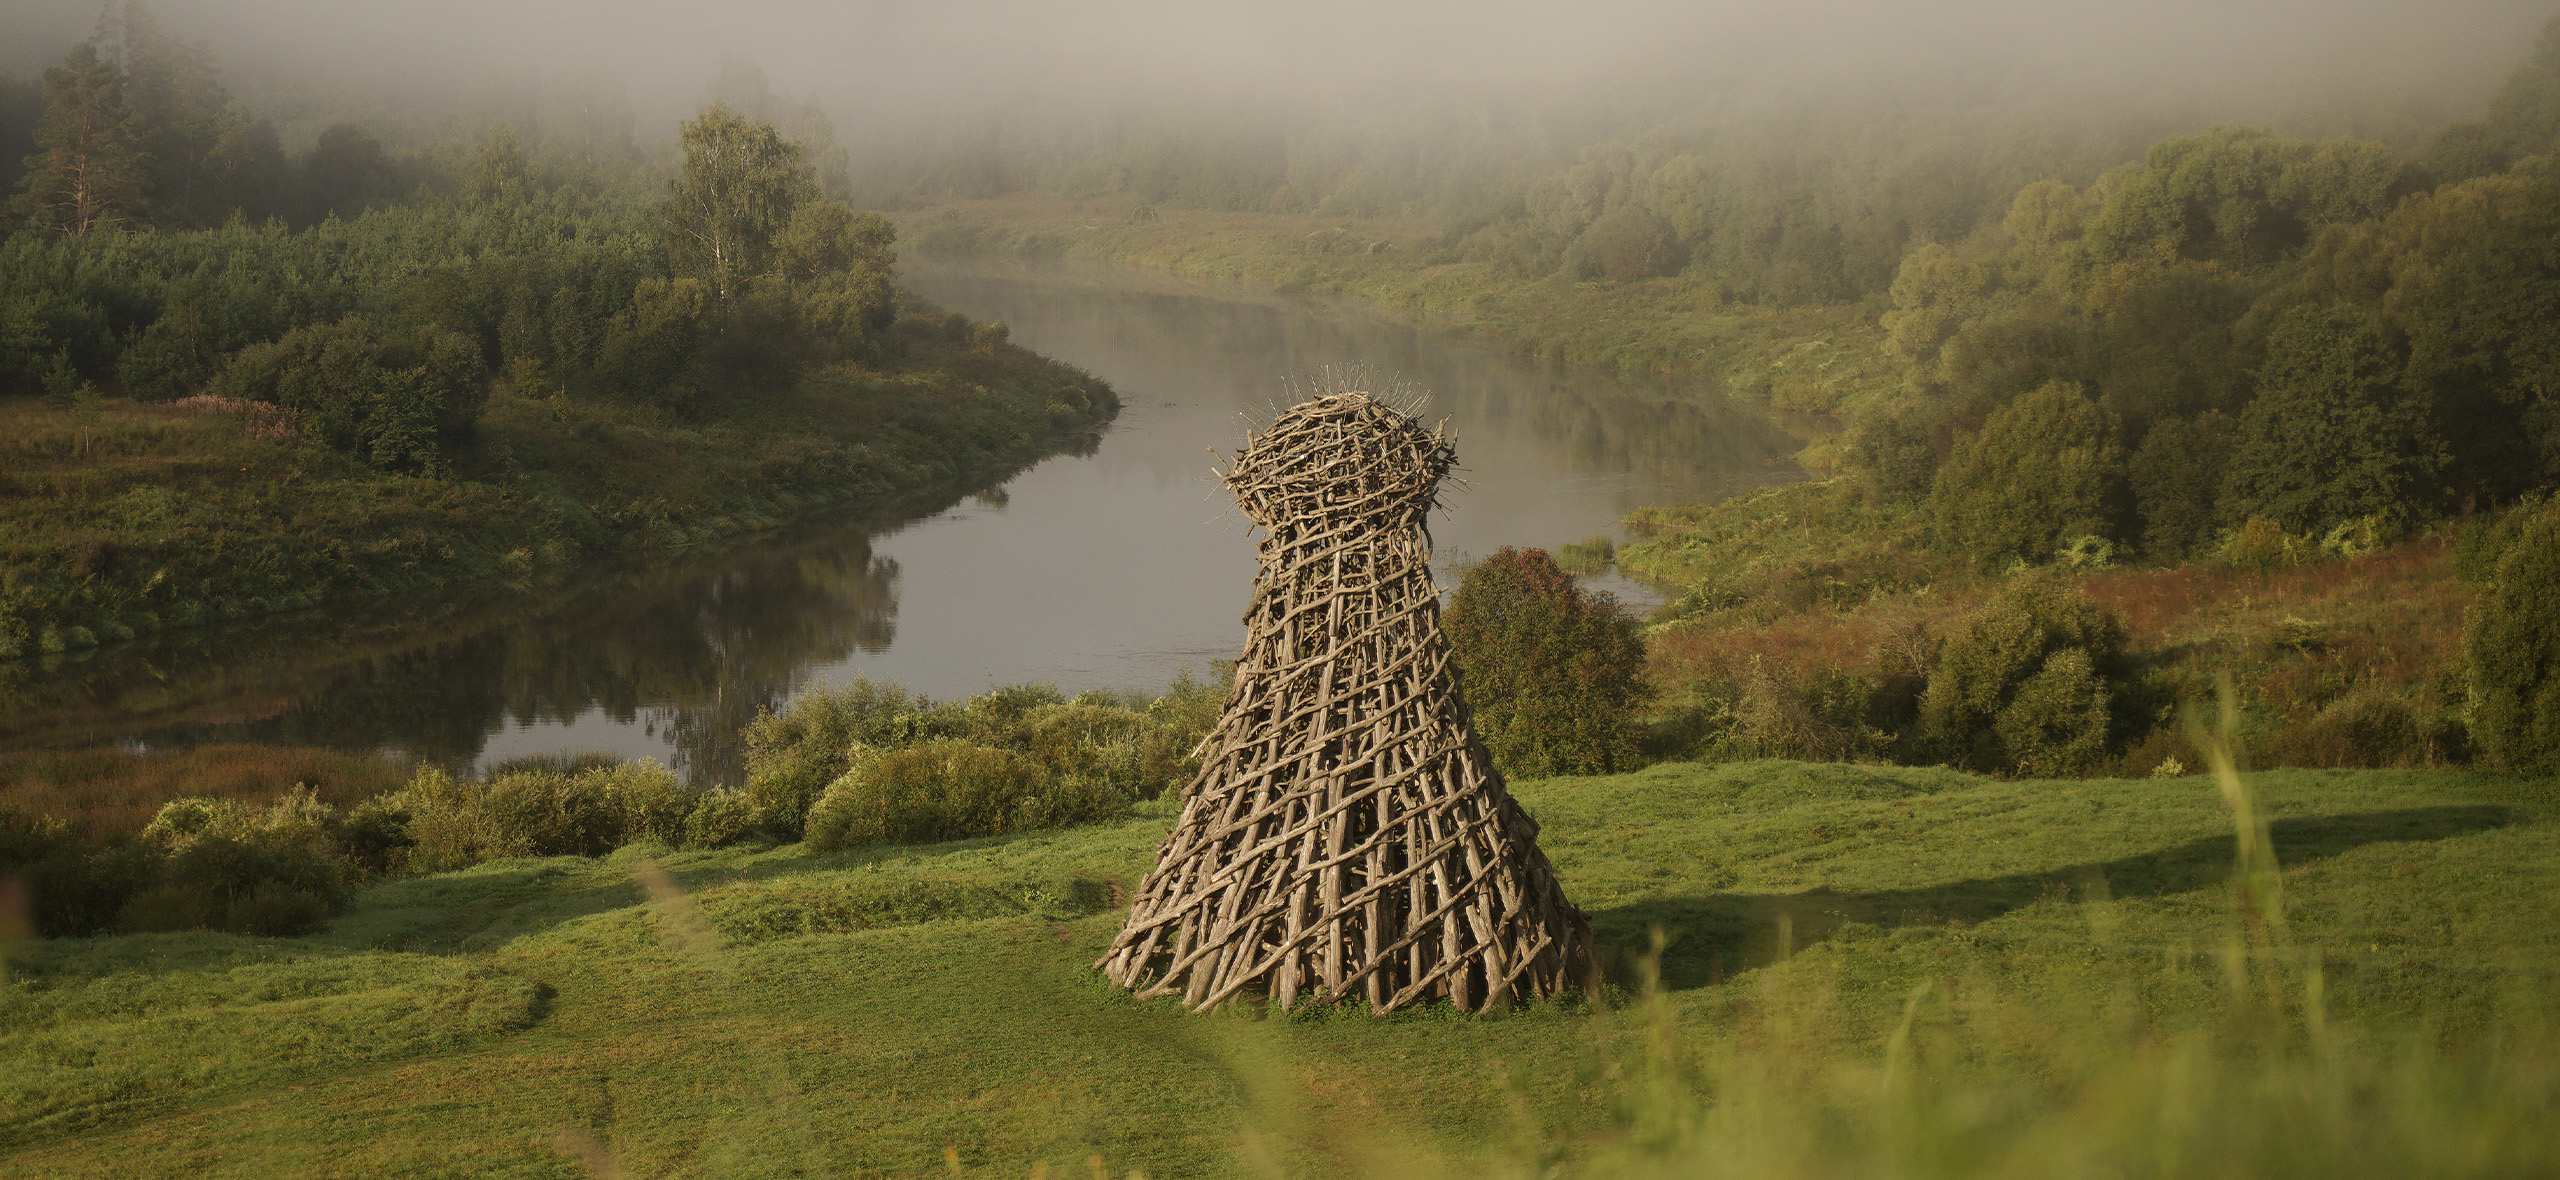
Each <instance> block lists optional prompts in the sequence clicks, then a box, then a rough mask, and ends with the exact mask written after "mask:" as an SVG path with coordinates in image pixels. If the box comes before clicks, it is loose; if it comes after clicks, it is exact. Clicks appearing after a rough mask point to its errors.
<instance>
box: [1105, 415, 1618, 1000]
mask: <svg viewBox="0 0 2560 1180" xmlns="http://www.w3.org/2000/svg"><path fill="white" fill-rule="evenodd" d="M1454 462H1455V455H1454V452H1452V450H1451V449H1450V447H1449V445H1448V444H1447V442H1446V441H1445V440H1443V439H1442V438H1441V437H1440V436H1439V435H1437V434H1436V433H1434V432H1431V431H1427V430H1425V429H1423V427H1422V426H1421V424H1420V423H1418V422H1415V421H1414V420H1413V419H1412V418H1411V417H1409V416H1407V415H1404V414H1401V413H1398V412H1396V411H1394V410H1392V409H1389V408H1387V407H1385V406H1383V405H1380V404H1378V403H1377V402H1375V401H1372V400H1371V399H1370V398H1368V397H1367V396H1366V395H1365V394H1346V395H1339V396H1330V397H1322V398H1318V399H1316V400H1314V401H1311V402H1307V403H1306V404H1304V405H1300V406H1297V407H1295V408H1293V409H1291V410H1289V411H1288V412H1286V413H1284V414H1282V415H1281V416H1280V418H1279V420H1278V421H1276V422H1274V423H1273V424H1272V427H1271V429H1270V430H1269V431H1267V432H1265V433H1264V434H1262V435H1261V436H1259V437H1257V438H1254V439H1251V440H1248V442H1247V445H1246V447H1245V450H1244V453H1243V454H1242V455H1240V456H1238V458H1237V461H1236V463H1235V466H1234V468H1233V469H1232V470H1231V471H1229V472H1227V473H1226V479H1227V484H1228V486H1229V487H1231V488H1233V489H1234V490H1235V492H1236V496H1237V499H1238V500H1239V502H1241V503H1242V505H1243V506H1244V509H1245V512H1246V513H1247V514H1248V515H1249V516H1251V517H1252V518H1253V519H1254V521H1255V523H1257V524H1260V525H1261V526H1263V528H1264V529H1265V530H1266V535H1265V537H1264V539H1263V541H1262V545H1261V553H1260V561H1261V568H1260V571H1259V572H1258V573H1257V574H1256V576H1255V580H1254V598H1253V605H1252V607H1251V608H1250V610H1249V611H1248V612H1247V614H1246V617H1245V647H1244V651H1243V654H1242V655H1241V657H1240V658H1239V660H1238V662H1237V666H1236V681H1235V687H1234V689H1233V690H1232V692H1231V693H1230V695H1229V696H1228V699H1227V705H1226V710H1225V712H1224V714H1223V715H1222V716H1221V717H1220V718H1219V722H1218V726H1217V728H1216V729H1215V730H1213V731H1212V732H1211V733H1210V735H1209V739H1208V741H1207V742H1206V743H1204V750H1205V752H1206V753H1205V757H1204V759H1203V762H1202V764H1201V771H1200V778H1199V780H1198V781H1197V783H1196V784H1195V785H1194V786H1193V788H1192V791H1191V793H1190V795H1189V797H1188V799H1187V801H1186V802H1185V804H1184V806H1183V810H1182V819H1181V821H1180V822H1179V823H1178V824H1177V825H1176V826H1175V827H1174V830H1173V833H1172V835H1171V836H1170V837H1168V838H1167V839H1166V841H1165V844H1164V847H1163V849H1162V851H1161V852H1160V853H1159V855H1158V858H1157V862H1156V868H1155V871H1154V872H1153V873H1150V874H1149V875H1148V876H1147V879H1146V881H1145V883H1144V884H1142V885H1141V886H1139V889H1138V893H1137V897H1136V899H1135V901H1134V902H1133V904H1132V905H1131V907H1130V911H1129V922H1128V925H1127V926H1126V927H1124V928H1123V929H1122V930H1121V932H1120V936H1119V938H1118V939H1117V940H1116V941H1115V942H1114V943H1113V944H1112V947H1111V951H1110V953H1109V954H1106V955H1104V956H1103V958H1102V960H1101V961H1100V962H1099V963H1097V964H1096V966H1098V967H1099V968H1101V970H1102V971H1103V972H1104V973H1105V974H1106V975H1108V976H1109V977H1110V978H1111V979H1112V981H1113V982H1116V983H1119V984H1121V985H1123V986H1125V987H1128V988H1131V989H1132V990H1134V991H1136V992H1137V993H1138V994H1139V995H1140V996H1141V997H1146V996H1160V995H1175V994H1178V995H1180V996H1182V997H1183V999H1184V1001H1185V1002H1186V1003H1189V1004H1190V1005H1192V1006H1193V1007H1196V1008H1205V1007H1208V1006H1210V1005H1213V1004H1217V1003H1220V1002H1222V1001H1225V1000H1228V999H1230V998H1233V997H1235V996H1237V995H1239V994H1247V993H1255V994H1263V995H1268V996H1269V997H1270V998H1271V999H1272V1000H1273V1001H1274V1002H1276V1003H1278V1004H1279V1005H1280V1006H1282V1007H1284V1008H1285V1007H1289V1006H1292V1005H1294V1004H1296V1003H1299V1002H1301V1001H1304V1000H1308V999H1319V1000H1323V1001H1327V1002H1339V1001H1347V1000H1353V999H1360V1000H1365V1001H1367V1002H1368V1003H1369V1004H1370V1005H1371V1006H1372V1007H1373V1008H1374V1009H1376V1010H1380V1011H1384V1010H1388V1009H1393V1008H1397V1007H1401V1006H1403V1005H1405V1004H1409V1003H1412V1002H1414V1001H1416V1000H1421V999H1425V998H1429V997H1434V996H1445V997H1447V998H1448V999H1449V1000H1450V1001H1451V1002H1452V1003H1454V1004H1456V1005H1457V1006H1459V1007H1461V1008H1468V1009H1485V1008H1496V1007H1500V1006H1503V1005H1505V1004H1508V1003H1510V1002H1511V1001H1512V1000H1515V999H1533V998H1540V997H1546V996H1553V995H1557V994H1559V993H1563V992H1567V991H1574V990H1579V989H1581V988H1583V987H1585V986H1587V984H1588V982H1589V979H1590V975H1591V950H1590V941H1591V934H1590V927H1589V925H1588V924H1587V923H1586V922H1585V921H1584V920H1583V917H1582V914H1581V912H1580V911H1578V910H1576V909H1574V908H1573V906H1572V905H1571V904H1569V903H1567V902H1566V901H1565V898H1564V891H1563V890H1562V889H1561V888H1559V887H1558V886H1557V884H1556V880H1555V872H1554V870H1553V869H1552V868H1551V867H1549V866H1548V864H1547V860H1546V857H1545V856H1544V855H1542V854H1541V853H1540V852H1539V851H1538V846H1537V834H1538V826H1537V824H1536V823H1535V822H1534V821H1532V820H1531V819H1530V818H1529V817H1528V815H1527V814H1526V813H1524V812H1522V811H1521V810H1520V807H1519V805H1518V804H1517V803H1514V802H1513V801H1512V799H1511V796H1510V794H1509V792H1507V791H1506V790H1504V788H1503V783H1502V776H1501V775H1500V774H1499V773H1498V772H1496V771H1495V770H1494V768H1493V764H1492V761H1491V759H1490V758H1488V757H1487V755H1486V754H1485V751H1484V747H1483V746H1482V745H1481V744H1479V743H1478V742H1476V740H1475V738H1474V736H1473V735H1472V734H1471V733H1470V732H1469V731H1468V728H1467V708H1466V704H1465V702H1464V700H1463V699H1461V697H1460V696H1459V692H1458V684H1457V677H1456V675H1455V672H1454V670H1453V669H1452V667H1451V665H1450V660H1449V645H1448V640H1447V638H1446V637H1445V636H1443V635H1442V633H1441V631H1440V608H1439V603H1440V598H1439V590H1438V588H1437V587H1435V586H1434V585H1433V584H1432V581H1431V564H1430V556H1431V554H1430V537H1429V534H1428V533H1427V532H1426V530H1425V528H1424V522H1425V517H1426V515H1427V514H1428V513H1429V511H1430V509H1431V506H1432V501H1433V496H1434V494H1435V492H1436V490H1437V488H1438V486H1439V483H1440V480H1441V479H1442V477H1444V476H1445V475H1446V474H1447V473H1448V470H1449V468H1450V466H1451V464H1452V463H1454Z"/></svg>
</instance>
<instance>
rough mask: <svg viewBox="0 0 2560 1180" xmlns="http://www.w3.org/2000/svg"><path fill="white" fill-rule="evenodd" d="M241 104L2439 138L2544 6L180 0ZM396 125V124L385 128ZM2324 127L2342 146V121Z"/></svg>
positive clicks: (2362, 1) (53, 9) (8, 13)
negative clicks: (761, 74) (2094, 128)
mask: <svg viewBox="0 0 2560 1180" xmlns="http://www.w3.org/2000/svg"><path fill="white" fill-rule="evenodd" d="M154 8H155V10H156V11H157V12H158V13H159V14H160V16H161V19H162V21H163V23H164V24H165V25H166V26H167V27H168V28H169V29H170V30H171V31H173V32H175V33H178V34H180V35H182V36H186V37H191V38H199V39H202V40H203V41H205V42H206V43H207V44H208V45H209V47H210V48H211V49H212V50H213V53H214V56H215V59H216V60H217V61H218V62H219V63H220V64H221V66H222V67H223V71H224V77H225V80H226V82H227V84H229V85H230V86H231V87H232V89H233V90H234V92H235V93H238V94H241V95H243V96H244V97H245V98H247V99H248V100H249V101H250V102H251V103H252V104H253V105H259V106H265V107H268V108H273V109H268V110H262V111H261V112H260V113H262V114H270V115H278V116H281V117H280V118H279V122H280V123H289V122H290V115H291V114H292V111H291V108H293V107H296V106H300V105H310V104H316V103H320V102H322V101H323V96H326V98H325V101H326V102H327V104H328V105H330V106H332V107H335V108H336V109H338V110H341V111H344V110H365V111H376V112H380V113H379V114H378V115H377V116H376V118H375V121H390V122H396V121H398V120H399V119H401V118H402V117H414V116H415V115H417V114H418V113H419V112H420V111H421V108H433V107H436V106H439V105H443V104H450V103H453V102H457V101H466V100H468V99H469V98H470V97H471V96H472V95H473V94H474V93H475V91H479V90H485V89H487V88H491V87H518V88H521V87H524V86H527V85H535V86H545V87H568V88H576V89H581V90H586V91H591V92H601V93H612V94H617V95H619V96H620V97H621V98H622V99H623V100H624V101H628V102H629V103H630V104H631V106H632V108H633V113H634V114H635V115H636V116H637V117H638V122H639V124H640V126H641V127H642V128H643V134H644V135H658V134H664V133H665V132H667V131H671V130H672V121H673V119H674V118H675V117H676V116H678V115H680V114H682V113H684V112H685V111H687V110H690V109H691V108H693V107H694V106H696V105H699V103H700V102H701V101H702V98H703V96H704V95H705V94H706V93H707V92H708V88H709V86H710V85H711V82H712V79H713V78H714V76H715V74H716V73H717V71H718V70H719V69H720V66H721V63H722V61H723V60H724V59H726V58H745V59H748V60H751V61H753V62H755V63H757V64H758V65H759V66H761V67H762V68H763V70H764V71H765V72H766V74H767V75H768V76H769V77H771V79H772V80H773V84H774V87H775V89H776V90H777V91H779V92H782V93H785V94H788V95H792V96H795V97H806V98H810V99H814V100H815V101H817V102H818V103H819V104H820V105H822V106H823V107H824V108H825V109H826V110H827V112H828V113H829V114H830V115H831V116H832V117H833V118H834V119H835V121H836V123H837V125H838V126H839V128H841V129H843V130H844V131H845V132H846V133H847V134H848V135H849V136H852V137H860V136H864V135H879V134H883V133H895V132H896V130H897V129H899V128H902V127H908V126H915V125H921V124H928V123H948V122H949V121H951V120H954V119H960V120H970V119H980V118H983V117H985V116H987V115H990V114H1004V115H1006V116H1007V117H1010V118H1014V119H1028V120H1032V121H1035V122H1036V121H1040V120H1059V119H1071V120H1077V119H1087V118H1094V117H1109V116H1111V115H1113V114H1115V113H1118V112H1121V111H1125V110H1129V109H1158V108H1175V109H1182V110H1191V111H1198V110H1202V109H1236V108H1244V107H1249V108H1252V109H1256V110H1264V111H1269V112H1272V113H1275V114H1281V115H1284V117H1285V114H1286V113H1288V112H1297V111H1319V110H1325V109H1328V108H1334V109H1340V108H1349V109H1352V110H1355V111H1366V112H1371V113H1374V112H1375V111H1376V110H1377V109H1380V108H1394V107H1399V106H1410V107H1431V108H1437V109H1442V110H1446V109H1451V108H1463V107H1466V106H1469V105H1471V104H1497V105H1500V106H1502V107H1505V108H1507V109H1536V108H1538V107H1540V106H1542V105H1559V104H1569V103H1570V104H1581V105H1583V106H1586V107H1595V108H1599V109H1614V110H1618V111H1620V112H1621V113H1624V114H1628V115H1630V116H1632V114H1633V113H1634V112H1635V111H1638V110H1652V111H1660V110H1665V109H1676V108H1679V107H1682V106H1684V105H1685V106H1697V105H1699V104H1704V103H1711V102H1725V103H1747V102H1767V101H1780V102H1785V101H1796V100H1800V99H1808V98H1814V99H1819V98H1827V97H1828V98H1836V97H1843V96H1847V97H1863V98H1869V99H1878V98H1880V99H1885V100H1890V101H1895V102H1909V101H1932V100H1942V101H1953V102H1960V103H1969V102H2003V103H2015V102H2022V101H2023V102H2035V101H2039V100H2050V101H2055V102H2075V103H2089V102H2093V101H2094V102H2112V101H2143V102H2154V103H2157V102H2163V101H2172V102H2181V101H2182V102H2191V103H2193V104H2195V105H2196V106H2197V108H2198V110H2199V112H2200V113H2201V114H2204V115H2208V116H2211V117H2238V118H2255V119H2261V120H2271V121H2279V120H2284V119H2287V118H2289V117H2291V116H2293V115H2294V114H2296V113H2297V112H2299V111H2301V110H2304V109H2310V108H2313V107H2319V108H2322V109H2328V110H2336V111H2348V112H2351V114H2350V116H2349V117H2350V120H2351V121H2362V122H2373V121H2376V120H2379V121H2381V122H2386V123H2387V122H2390V121H2391V119H2392V115H2390V114H2387V113H2386V114H2376V113H2375V112H2405V114H2403V115H2400V116H2399V117H2405V118H2408V119H2412V120H2416V119H2432V118H2439V117H2443V116H2446V115H2458V114H2460V113H2462V112H2463V111H2465V110H2466V109H2467V108H2469V107H2471V106H2474V105H2476V104H2477V103H2478V102H2479V101H2480V100H2481V99H2482V98H2483V97H2484V96H2485V95H2486V94H2487V93H2488V92H2489V91H2490V90H2491V89H2492V88H2493V87H2494V86H2495V85H2496V83H2497V81H2498V80H2499V78H2500V77H2502V76H2503V75H2504V73H2505V72H2506V71H2507V70H2508V69H2509V68H2510V67H2511V66H2512V65H2513V64H2514V63H2515V62H2517V61H2518V60H2519V59H2521V57H2522V56H2523V54H2524V52H2525V50H2526V48H2527V46H2528V45H2529V44H2530V39H2531V37H2532V34H2533V30H2534V29H2535V28H2536V26H2537V25H2538V24H2539V23H2540V22H2541V21H2542V20H2544V19H2546V18H2547V17H2549V16H2550V15H2552V13H2553V11H2554V8H2555V6H2554V5H2553V4H2552V3H2551V2H2550V0H2423V2H2412V0H2282V2H2268V0H2238V2H2228V0H2225V2H2213V0H2165V2H2154V3H2142V4H2125V3H2121V2H2120V0H2113V2H2099V0H2063V2H2056V0H1951V2H1945V3H1931V4H1914V3H1909V2H1908V0H1784V2H1780V0H1721V2H1709V3H1697V2H1691V3H1676V2H1675V3H1666V2H1661V0H1598V2H1586V3H1579V4H1572V5H1559V4H1533V3H1523V2H1520V0H1463V2H1462V0H1409V2H1406V3H1398V4H1379V3H1374V2H1358V3H1355V2H1351V0H1306V2H1300V3H1292V4H1285V5H1284V4H1255V5H1245V4H1224V5H1211V4H1199V3H1186V2H1178V0H1099V2H1094V3H1077V4H1057V3H1035V2H1031V0H958V2H952V0H942V2H924V0H855V2H849V3H848V2H824V0H748V2H736V3H720V4H710V3H669V2H665V0H647V2H642V3H623V2H605V0H584V2H575V3H572V2H560V0H503V2H502V0H458V2H451V3H432V4H419V3H362V2H353V0H164V2H163V3H160V4H157V5H155V6H154ZM95 17H96V9H95V8H93V7H91V6H89V5H86V4H82V3H77V2H74V3H63V2H61V0H6V2H5V3H0V34H5V35H0V46H4V47H5V48H0V65H5V66H7V67H8V68H10V69H12V70H14V71H17V72H19V73H21V74H22V75H23V74H25V73H29V72H32V71H35V70H39V69H41V68H42V67H43V66H44V65H46V64H47V63H49V62H50V61H52V60H55V59H58V57H59V55H60V54H61V52H62V51H63V50H64V49H65V48H66V47H67V46H68V45H70V44H71V43H72V42H74V41H76V40H78V39H79V38H81V37H82V36H85V35H86V34H87V32H88V30H89V29H90V27H91V26H92V24H93V22H94V20H95ZM384 130H386V131H387V132H396V130H397V129H396V128H385V129H384ZM2321 130H2326V128H2321Z"/></svg>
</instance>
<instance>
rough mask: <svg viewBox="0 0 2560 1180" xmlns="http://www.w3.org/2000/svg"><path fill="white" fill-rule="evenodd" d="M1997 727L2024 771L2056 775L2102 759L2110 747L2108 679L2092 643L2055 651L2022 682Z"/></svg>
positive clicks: (2014, 761)
mask: <svg viewBox="0 0 2560 1180" xmlns="http://www.w3.org/2000/svg"><path fill="white" fill-rule="evenodd" d="M1992 731H1993V732H1994V733H1995V734H1997V735H1998V736H1999V739H2000V745H2001V747H2002V749H2004V750H2005V751H2006V752H2007V754H2008V756H2009V759H2010V761H2011V763H2012V764H2013V765H2014V766H2015V767H2016V768H2017V771H2018V773H2019V774H2022V775H2027V776H2029V777H2038V778H2052V777H2056V776H2060V775H2066V774H2071V773H2074V772H2076V771H2078V770H2080V769H2081V768H2082V767H2085V766H2087V765H2089V764H2090V763H2092V762H2095V761H2097V760H2098V756H2099V755H2100V754H2102V753H2105V752H2106V748H2107V685H2106V682H2105V681H2103V680H2100V679H2099V678H2098V674H2097V671H2096V670H2095V669H2094V668H2092V667H2091V666H2090V661H2089V652H2088V649H2086V648H2079V647H2066V648H2064V649H2062V650H2060V651H2057V652H2055V653H2053V655H2052V657H2051V658H2049V659H2047V660H2046V661H2045V662H2044V667H2042V668H2039V669H2037V670H2036V674H2035V675H2033V676H2030V677H2028V678H2027V679H2026V682H2025V683H2023V684H2020V685H2019V686H2018V692H2017V695H2016V696H2015V697H2014V698H2012V699H2011V700H2010V702H2009V704H2008V705H2007V706H2006V707H2004V708H2002V709H2001V710H2000V713H1999V715H1998V716H1997V717H1996V718H1994V719H1993V721H1992Z"/></svg>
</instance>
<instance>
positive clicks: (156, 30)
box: [93, 0, 246, 226]
mask: <svg viewBox="0 0 2560 1180" xmlns="http://www.w3.org/2000/svg"><path fill="white" fill-rule="evenodd" d="M93 40H94V41H95V43H96V44H97V45H98V46H99V50H100V55H101V56H102V57H104V58H105V59H106V60H107V61H108V62H109V63H110V64H112V65H114V66H115V67H116V69H117V70H118V71H120V72H121V73H122V74H123V76H124V89H125V97H126V101H127V103H128V104H129V105H130V106H131V108H132V110H133V116H134V125H135V131H136V134H137V136H138V137H139V139H140V143H141V147H142V152H143V155H144V157H145V158H146V159H147V160H148V161H149V165H148V167H147V169H146V175H145V192H144V196H145V198H146V200H147V201H148V202H149V204H150V206H151V209H152V212H153V214H154V216H155V219H156V220H159V221H161V222H163V223H168V224H179V225H197V226H201V225H213V224H218V223H220V222H221V220H222V219H223V217H225V216H226V215H228V213H229V212H230V207H229V206H227V205H225V204H224V203H223V196H224V194H223V193H222V191H221V188H222V186H221V184H220V183H219V175H220V173H222V172H223V171H225V170H226V167H228V162H227V161H225V160H223V159H222V158H221V157H222V153H223V149H224V145H225V143H226V141H228V140H229V139H231V138H232V137H233V136H234V135H235V131H234V128H235V125H237V124H241V123H244V122H246V120H245V119H244V118H242V117H241V116H240V115H239V114H238V113H236V112H235V111H233V110H232V109H231V96H230V94H229V93H228V92H226V91H225V90H224V89H223V88H222V84H221V83H220V82H218V81H216V80H215V71H214V68H213V62H212V55H211V54H210V53H209V52H208V51H207V50H206V49H205V47H204V45H203V44H202V43H199V42H189V41H183V40H180V39H178V38H176V37H172V36H169V35H168V34H167V33H165V32H163V31H162V30H161V28H160V21H159V19H158V18H157V17H155V16H153V15H152V12H151V9H150V8H149V7H148V6H146V5H144V4H142V3H141V2H140V0H124V3H122V4H109V5H108V6H107V8H106V10H105V11H103V12H101V13H100V14H99V16H98V30H97V35H96V36H95V38H93Z"/></svg>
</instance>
